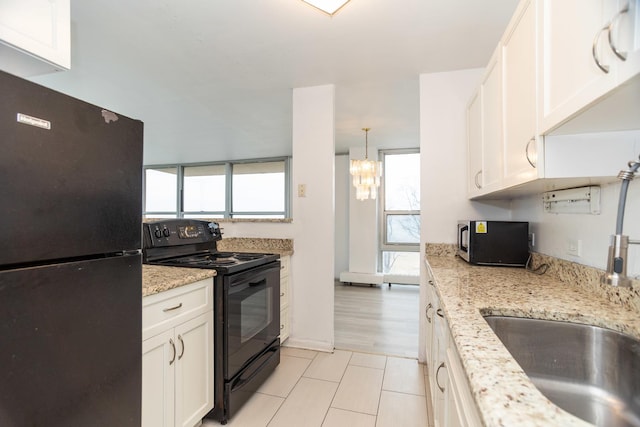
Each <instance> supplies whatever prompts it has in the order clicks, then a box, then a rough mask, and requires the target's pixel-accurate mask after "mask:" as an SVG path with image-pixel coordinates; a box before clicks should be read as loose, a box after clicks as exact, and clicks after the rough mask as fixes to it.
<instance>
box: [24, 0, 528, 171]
mask: <svg viewBox="0 0 640 427" xmlns="http://www.w3.org/2000/svg"><path fill="white" fill-rule="evenodd" d="M516 4H517V0H483V1H478V0H457V1H451V0H396V1H390V0H351V1H350V2H349V3H348V4H347V5H346V6H345V7H344V8H342V9H341V10H340V11H339V12H338V13H337V14H336V15H334V16H333V17H330V16H328V15H325V14H323V13H322V12H320V11H318V10H317V9H315V8H313V7H311V6H309V5H307V4H306V3H304V2H302V1H300V0H190V1H188V2H180V1H175V0H136V1H129V0H72V2H71V22H72V28H71V31H72V47H71V49H72V57H71V70H70V71H64V72H59V73H55V74H50V75H44V76H37V77H34V78H32V80H34V81H36V82H38V83H40V84H43V85H45V86H48V87H51V88H54V89H57V90H60V91H62V92H65V93H68V94H70V95H72V96H75V97H78V98H80V99H83V100H86V101H88V102H91V103H94V104H97V105H100V106H102V107H104V108H108V109H110V110H113V111H116V112H118V113H120V114H124V115H127V116H130V117H133V118H137V119H140V120H142V121H144V123H145V155H144V156H145V157H144V158H145V164H147V165H150V164H168V163H191V162H203V161H217V160H235V159H256V158H265V157H275V156H284V155H291V117H292V106H291V100H292V89H293V88H296V87H306V86H316V85H324V84H334V85H335V97H336V98H335V121H336V129H335V144H336V152H337V153H346V152H348V150H349V147H352V146H361V145H363V144H364V132H362V130H361V129H362V128H363V127H370V128H371V131H370V132H369V143H370V144H371V145H372V146H375V147H377V148H385V149H388V148H410V147H418V146H419V93H418V91H419V83H418V79H419V74H422V73H432V72H442V71H451V70H457V69H464V68H475V67H484V66H485V65H486V63H487V62H488V60H489V56H490V55H491V53H492V51H493V49H494V47H495V46H496V44H497V42H498V40H499V38H500V36H501V34H502V32H503V31H504V29H505V27H506V25H507V23H508V20H509V18H510V16H511V15H512V13H513V11H514V10H515V6H516Z"/></svg>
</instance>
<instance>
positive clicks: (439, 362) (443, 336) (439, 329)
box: [432, 302, 448, 427]
mask: <svg viewBox="0 0 640 427" xmlns="http://www.w3.org/2000/svg"><path fill="white" fill-rule="evenodd" d="M439 304H440V303H439V302H438V305H439ZM433 319H434V322H435V323H434V338H433V339H434V349H433V350H434V352H435V354H434V370H433V376H434V378H433V384H434V385H435V387H433V389H432V393H433V396H434V397H433V418H434V421H435V425H436V426H443V427H445V426H447V424H446V393H447V382H448V372H447V371H448V368H447V364H446V361H445V360H446V356H447V344H448V342H447V335H448V329H447V321H446V320H445V318H444V315H442V310H441V309H440V308H439V307H438V309H437V310H436V315H435V316H434V318H433Z"/></svg>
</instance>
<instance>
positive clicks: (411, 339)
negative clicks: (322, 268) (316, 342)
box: [334, 281, 419, 358]
mask: <svg viewBox="0 0 640 427" xmlns="http://www.w3.org/2000/svg"><path fill="white" fill-rule="evenodd" d="M418 293H419V289H418V286H413V285H392V286H391V287H389V286H388V285H387V284H384V285H378V286H373V287H370V286H369V285H357V284H354V285H351V286H350V285H347V284H343V283H341V282H339V281H336V283H335V321H334V327H335V347H336V349H341V350H352V351H362V352H365V353H376V354H385V355H390V356H403V357H412V358H417V357H418V304H419V301H418V300H419V297H418Z"/></svg>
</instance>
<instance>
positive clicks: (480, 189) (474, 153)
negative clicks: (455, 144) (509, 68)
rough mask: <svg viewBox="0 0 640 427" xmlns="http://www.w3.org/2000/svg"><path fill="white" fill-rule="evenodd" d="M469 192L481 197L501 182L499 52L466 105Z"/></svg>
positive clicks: (490, 62) (500, 69) (500, 79)
mask: <svg viewBox="0 0 640 427" xmlns="http://www.w3.org/2000/svg"><path fill="white" fill-rule="evenodd" d="M467 143H468V154H467V156H468V167H467V170H468V173H469V180H468V192H469V197H475V196H478V195H482V194H484V193H487V192H489V191H492V190H495V189H497V188H498V187H499V185H500V183H501V180H502V63H501V52H500V49H496V50H495V52H494V54H493V56H492V57H491V60H490V61H489V65H488V66H487V69H486V71H485V73H484V75H483V77H482V81H481V82H480V87H479V88H478V91H477V92H476V94H474V96H473V97H472V99H471V101H470V102H469V104H468V105H467Z"/></svg>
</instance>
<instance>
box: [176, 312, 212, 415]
mask: <svg viewBox="0 0 640 427" xmlns="http://www.w3.org/2000/svg"><path fill="white" fill-rule="evenodd" d="M175 342H176V353H177V356H176V397H175V399H176V410H175V420H176V423H175V425H176V426H177V427H193V426H194V425H196V424H197V423H198V422H199V421H200V420H202V418H203V417H204V416H205V415H206V414H207V413H208V412H209V411H210V410H211V409H213V312H212V311H209V312H207V313H205V314H202V315H200V316H198V317H196V318H195V319H192V320H190V321H187V322H185V323H183V324H181V325H178V326H176V328H175Z"/></svg>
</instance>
